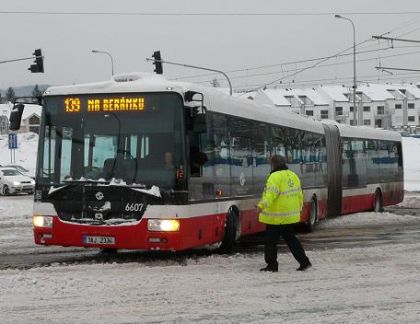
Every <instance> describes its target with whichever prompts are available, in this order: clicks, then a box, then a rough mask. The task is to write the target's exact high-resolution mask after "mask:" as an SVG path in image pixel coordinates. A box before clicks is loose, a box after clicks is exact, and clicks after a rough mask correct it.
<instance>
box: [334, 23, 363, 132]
mask: <svg viewBox="0 0 420 324" xmlns="http://www.w3.org/2000/svg"><path fill="white" fill-rule="evenodd" d="M334 17H335V18H338V19H344V20H347V21H349V22H350V23H351V26H352V27H353V123H354V124H353V125H357V124H359V126H360V125H361V124H362V121H361V119H362V115H361V113H360V112H359V114H358V115H357V112H356V111H357V110H356V109H357V108H356V88H357V83H356V28H355V27H354V23H353V21H352V20H351V19H350V18H347V17H343V16H341V15H335V16H334ZM357 117H359V118H357Z"/></svg>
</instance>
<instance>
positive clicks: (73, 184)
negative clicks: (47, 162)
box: [48, 179, 109, 196]
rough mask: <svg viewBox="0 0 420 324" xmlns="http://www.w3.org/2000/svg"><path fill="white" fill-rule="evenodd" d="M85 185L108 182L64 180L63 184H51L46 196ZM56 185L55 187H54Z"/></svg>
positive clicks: (106, 182)
mask: <svg viewBox="0 0 420 324" xmlns="http://www.w3.org/2000/svg"><path fill="white" fill-rule="evenodd" d="M85 184H88V185H92V184H109V181H106V180H92V179H88V180H64V184H53V185H51V186H50V189H49V190H48V196H51V195H52V194H54V193H56V192H58V191H60V190H62V189H64V188H67V189H69V188H72V187H77V186H83V185H85ZM56 185H57V187H56Z"/></svg>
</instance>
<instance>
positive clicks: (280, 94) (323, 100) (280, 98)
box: [264, 88, 329, 107]
mask: <svg viewBox="0 0 420 324" xmlns="http://www.w3.org/2000/svg"><path fill="white" fill-rule="evenodd" d="M264 92H265V94H266V95H267V96H268V97H269V98H270V99H271V101H272V102H273V103H274V105H276V106H288V107H290V106H291V104H290V102H289V100H287V99H286V97H290V96H292V97H294V98H295V99H296V100H297V101H298V102H300V103H301V104H304V103H305V102H304V100H303V98H302V97H307V98H308V99H309V100H310V101H311V102H313V104H314V105H315V106H327V105H328V104H329V101H328V98H327V97H326V96H325V95H323V94H322V93H320V92H319V91H317V90H316V89H315V88H304V89H299V88H296V89H294V88H285V89H266V90H264Z"/></svg>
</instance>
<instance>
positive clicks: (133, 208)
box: [125, 203, 143, 212]
mask: <svg viewBox="0 0 420 324" xmlns="http://www.w3.org/2000/svg"><path fill="white" fill-rule="evenodd" d="M142 209H143V204H140V203H127V205H125V211H128V212H139V211H141V210H142Z"/></svg>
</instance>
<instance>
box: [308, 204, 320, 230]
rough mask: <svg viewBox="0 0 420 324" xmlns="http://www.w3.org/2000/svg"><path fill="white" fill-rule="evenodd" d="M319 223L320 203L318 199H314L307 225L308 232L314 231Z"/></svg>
mask: <svg viewBox="0 0 420 324" xmlns="http://www.w3.org/2000/svg"><path fill="white" fill-rule="evenodd" d="M317 223H318V203H317V201H316V198H315V197H314V198H312V201H311V211H310V214H309V218H308V221H307V222H306V223H305V230H306V232H308V233H310V232H312V231H313V230H314V228H315V226H316V224H317Z"/></svg>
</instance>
